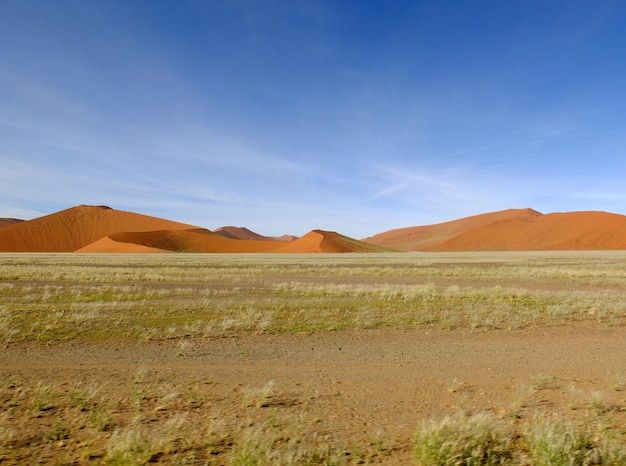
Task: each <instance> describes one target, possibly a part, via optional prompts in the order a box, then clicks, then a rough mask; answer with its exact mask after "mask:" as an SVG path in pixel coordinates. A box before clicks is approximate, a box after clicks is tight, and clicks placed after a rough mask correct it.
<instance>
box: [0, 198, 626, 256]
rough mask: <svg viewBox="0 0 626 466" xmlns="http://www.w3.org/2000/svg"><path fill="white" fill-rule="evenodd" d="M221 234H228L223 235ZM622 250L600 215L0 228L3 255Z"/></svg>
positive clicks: (131, 218)
mask: <svg viewBox="0 0 626 466" xmlns="http://www.w3.org/2000/svg"><path fill="white" fill-rule="evenodd" d="M225 236H228V237H225ZM575 249H590V250H611V249H626V216H623V215H618V214H612V213H607V212H568V213H553V214H546V215H544V214H541V213H539V212H537V211H534V210H532V209H509V210H504V211H500V212H492V213H487V214H482V215H476V216H472V217H467V218H463V219H459V220H454V221H451V222H445V223H440V224H437V225H428V226H421V227H409V228H401V229H397V230H390V231H387V232H384V233H380V234H378V235H375V236H373V237H371V238H366V239H365V240H364V241H358V240H355V239H352V238H349V237H347V236H343V235H341V234H339V233H336V232H331V231H323V230H313V231H311V232H309V233H307V234H306V235H305V236H303V237H301V238H298V239H295V240H293V241H284V240H279V239H277V238H269V237H265V236H262V235H259V234H257V233H254V232H252V231H250V230H248V229H247V228H242V227H223V228H222V229H220V234H218V233H215V232H212V231H210V230H206V229H202V228H198V227H195V226H193V225H187V224H184V223H178V222H173V221H170V220H164V219H160V218H156V217H149V216H146V215H140V214H135V213H132V212H123V211H117V210H113V209H111V208H109V207H104V206H84V205H83V206H78V207H73V208H71V209H67V210H63V211H61V212H57V213H55V214H51V215H47V216H44V217H40V218H37V219H34V220H28V221H22V222H18V223H13V224H10V225H6V226H3V227H1V228H0V251H5V252H70V251H80V252H168V251H177V252H212V253H222V252H230V253H250V252H277V253H338V252H383V251H391V250H407V251H532V250H534V251H538V250H575Z"/></svg>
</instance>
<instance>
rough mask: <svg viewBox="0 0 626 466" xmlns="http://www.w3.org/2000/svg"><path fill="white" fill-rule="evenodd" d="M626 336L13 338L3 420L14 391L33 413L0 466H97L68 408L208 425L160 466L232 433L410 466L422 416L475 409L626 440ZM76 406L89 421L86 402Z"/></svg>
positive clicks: (216, 452)
mask: <svg viewBox="0 0 626 466" xmlns="http://www.w3.org/2000/svg"><path fill="white" fill-rule="evenodd" d="M625 342H626V327H624V326H614V327H607V326H606V325H603V324H593V323H592V324H590V323H582V324H572V325H568V326H557V327H548V328H531V329H518V330H488V331H470V330H441V329H438V330H436V329H433V330H428V329H412V328H405V329H389V328H378V329H367V330H366V329H361V330H355V329H352V330H341V331H324V332H315V333H312V334H251V333H250V332H241V333H239V334H231V335H229V336H228V337H222V338H220V337H216V338H188V339H186V340H184V341H183V342H181V341H180V340H171V341H159V342H153V341H147V342H128V343H124V342H123V341H118V342H106V343H86V342H83V343H77V342H74V343H71V342H68V343H58V344H53V345H49V346H46V345H40V344H37V343H13V344H9V345H7V346H6V347H4V348H3V349H2V351H1V352H0V375H1V377H2V388H1V390H2V391H1V393H2V403H3V404H4V405H5V406H4V409H5V413H6V410H7V409H8V410H10V409H11V402H12V401H11V400H13V406H12V409H14V410H17V409H19V407H18V406H16V405H19V404H20V401H19V400H20V395H19V393H20V392H22V393H23V397H22V399H23V400H25V399H26V398H28V399H29V400H30V402H31V403H32V400H33V399H34V398H37V397H39V398H41V399H42V401H41V403H42V405H41V406H39V407H37V408H36V409H35V408H33V409H31V414H30V415H29V417H30V422H29V423H28V425H23V426H21V428H20V429H19V432H16V431H14V432H13V433H12V435H13V438H14V439H15V440H16V441H15V442H14V443H13V444H12V446H11V448H8V449H5V450H4V456H3V457H0V463H3V464H12V463H22V462H24V461H32V462H33V463H35V462H42V463H63V462H66V463H83V462H91V461H95V462H101V461H104V457H105V455H106V452H107V451H109V453H110V450H111V448H112V447H111V444H110V435H106V436H108V437H109V443H108V446H107V444H105V441H104V437H105V435H104V434H103V435H102V436H98V435H97V434H96V435H94V431H93V430H90V421H89V420H87V417H85V420H84V421H83V422H84V423H85V426H84V427H83V428H82V430H83V431H84V434H81V433H80V431H81V429H77V428H76V426H75V423H79V422H80V421H79V420H78V415H77V414H76V413H78V411H77V410H76V409H75V408H76V406H75V404H76V403H77V401H76V400H79V399H80V400H83V401H85V400H86V401H87V402H88V403H91V404H100V408H101V409H102V410H104V412H105V414H104V415H105V416H106V418H107V419H106V420H105V421H102V422H103V424H102V425H101V426H100V430H101V431H102V432H103V433H104V432H105V431H106V430H107V429H108V427H107V423H110V425H111V426H113V425H121V424H122V423H121V421H119V419H122V418H126V419H127V418H129V417H133V418H134V420H133V424H132V425H133V426H135V427H134V428H135V430H136V431H137V432H138V433H137V435H138V436H139V437H141V436H142V435H147V436H148V437H147V438H149V432H150V429H151V428H152V427H151V426H157V425H164V424H163V423H164V422H166V421H169V422H170V424H169V425H173V423H176V422H179V423H183V424H185V425H186V427H185V428H184V429H185V430H189V431H190V432H192V431H194V428H193V426H194V425H197V429H199V430H202V429H206V428H207V427H206V426H207V422H208V423H210V424H211V426H212V427H211V432H208V431H207V432H205V434H204V435H205V436H206V437H207V438H208V437H211V438H212V440H210V441H208V440H207V445H209V444H210V448H209V447H207V448H208V450H207V451H209V450H210V451H209V453H208V456H207V455H206V454H205V453H206V451H205V452H204V453H199V452H197V451H195V452H194V451H192V449H189V450H187V451H185V448H184V445H183V444H182V443H181V440H180V439H179V440H176V441H174V443H176V442H178V447H177V446H176V445H173V446H172V447H171V452H170V453H171V454H170V455H168V456H167V457H166V456H163V455H161V456H160V457H158V456H157V457H155V458H152V461H163V462H176V460H175V458H177V456H176V455H177V454H180V455H181V456H180V457H179V460H180V461H181V462H182V461H183V459H184V461H186V462H189V463H194V462H195V463H198V464H202V463H205V462H207V461H208V462H210V463H216V464H220V463H222V462H227V456H226V455H225V454H223V453H224V452H226V451H227V450H228V448H229V445H230V444H231V443H232V441H233V439H234V438H236V437H238V436H240V435H248V434H250V433H251V432H252V431H253V429H255V428H259V429H261V430H263V431H264V432H270V433H271V435H274V436H276V435H282V436H284V437H286V438H284V439H283V440H284V441H285V442H288V441H289V439H288V438H287V437H289V436H297V437H298V438H301V439H305V441H306V442H307V443H308V444H309V445H311V444H313V443H314V444H316V445H317V446H318V448H325V449H327V450H328V451H332V452H335V453H334V454H335V457H337V456H339V457H341V456H342V455H343V458H336V459H337V460H338V461H339V460H341V461H346V462H353V461H354V462H365V463H374V464H376V463H384V464H407V463H411V448H412V436H413V433H414V432H415V430H416V428H417V426H418V425H419V423H420V422H422V421H423V420H425V419H429V418H436V419H441V418H443V417H444V416H448V415H459V413H460V414H461V415H464V416H468V415H472V414H474V413H479V412H484V411H489V412H492V413H493V414H494V415H495V416H496V417H498V418H502V419H512V420H513V421H512V422H514V423H523V422H524V421H525V420H527V419H530V418H532V417H533V416H536V415H537V414H541V415H555V416H561V415H562V416H565V417H567V418H568V419H575V420H576V422H578V423H580V424H582V425H590V424H594V425H596V424H597V425H602V426H606V427H610V428H613V429H621V430H622V431H623V430H624V429H626V408H625V407H626V391H625V389H626V384H625V382H626V379H624V376H626V351H625V350H626V344H625ZM77 393H82V394H84V395H83V396H82V398H81V397H79V396H78V395H76V394H77ZM70 395H71V396H70ZM43 398H45V399H43ZM66 398H67V399H66ZM55 400H56V401H55ZM72 400H73V401H72ZM24 402H25V401H24ZM46 403H49V405H46ZM44 405H46V406H44ZM105 405H106V409H104V407H103V406H105ZM81 409H83V410H84V411H85V412H86V413H87V414H88V413H89V412H92V413H97V412H98V409H97V408H96V407H94V406H88V405H85V406H82V408H81ZM72 410H74V411H76V413H74V414H72V413H73V412H74V411H72ZM183 414H184V417H181V415H183ZM5 415H6V414H5ZM16 415H17V414H16ZM126 425H128V423H127V424H126ZM255 426H256V427H255ZM259 426H260V427H259ZM55 429H56V430H55ZM63 429H65V430H63ZM129 429H130V428H129ZM59 430H60V432H58V431H59ZM70 431H71V432H72V434H71V435H70V434H69V433H70ZM42 432H47V433H48V434H46V435H48V438H47V440H50V438H49V437H50V435H54V433H55V432H57V433H56V438H54V439H53V440H54V441H43V440H42V439H39V437H40V436H42V435H44V434H42ZM51 432H52V434H50V433H51ZM128 432H129V435H130V430H129V431H128ZM246 432H247V433H246ZM190 435H191V434H190ZM193 435H195V434H193ZM254 435H265V434H259V431H257V432H256V434H254ZM120 441H122V440H121V437H120ZM177 448H178V450H179V453H177ZM107 449H108V450H107ZM336 452H339V453H336ZM3 460H4V461H3Z"/></svg>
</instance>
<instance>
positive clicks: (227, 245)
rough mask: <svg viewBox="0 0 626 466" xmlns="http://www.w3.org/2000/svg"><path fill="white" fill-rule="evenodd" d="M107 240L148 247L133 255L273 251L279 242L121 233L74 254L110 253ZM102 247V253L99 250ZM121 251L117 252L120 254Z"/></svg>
mask: <svg viewBox="0 0 626 466" xmlns="http://www.w3.org/2000/svg"><path fill="white" fill-rule="evenodd" d="M111 241H112V242H114V243H118V244H119V245H120V247H121V248H132V246H133V245H134V246H135V247H137V246H139V247H141V248H148V249H147V250H144V251H137V252H149V251H152V252H156V251H161V252H163V251H176V252H218V253H220V252H230V253H235V252H237V253H242V252H243V253H245V252H268V251H273V250H275V249H277V248H278V247H279V246H281V245H282V244H284V243H282V242H279V241H255V240H237V239H230V238H224V237H223V236H220V235H218V234H216V233H213V232H212V231H209V230H205V229H202V228H196V229H190V230H159V231H146V232H123V233H115V234H112V235H109V236H108V238H107V242H106V243H102V242H96V243H93V244H91V245H89V246H87V247H85V248H82V249H80V250H79V251H78V252H111V251H109V250H107V249H110V248H111ZM102 246H104V247H105V250H101V247H102ZM120 252H121V251H120Z"/></svg>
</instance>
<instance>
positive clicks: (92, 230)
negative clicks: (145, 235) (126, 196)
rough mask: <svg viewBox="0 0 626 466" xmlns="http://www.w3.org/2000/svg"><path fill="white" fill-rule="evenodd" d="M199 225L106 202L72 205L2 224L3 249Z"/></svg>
mask: <svg viewBox="0 0 626 466" xmlns="http://www.w3.org/2000/svg"><path fill="white" fill-rule="evenodd" d="M189 228H197V227H195V226H193V225H186V224H184V223H178V222H172V221H170V220H163V219H160V218H156V217H149V216H147V215H140V214H135V213H132V212H124V211H120V210H114V209H111V208H109V207H105V206H85V205H81V206H78V207H72V208H70V209H66V210H62V211H60V212H57V213H54V214H51V215H46V216H44V217H39V218H36V219H33V220H28V221H25V222H20V223H16V224H13V225H8V226H6V227H3V228H0V251H11V252H69V251H75V250H77V249H80V248H82V247H84V246H87V245H88V244H91V243H93V242H94V241H97V240H99V239H100V238H103V237H105V236H109V235H111V234H113V233H118V232H120V231H151V230H164V229H171V230H180V229H189Z"/></svg>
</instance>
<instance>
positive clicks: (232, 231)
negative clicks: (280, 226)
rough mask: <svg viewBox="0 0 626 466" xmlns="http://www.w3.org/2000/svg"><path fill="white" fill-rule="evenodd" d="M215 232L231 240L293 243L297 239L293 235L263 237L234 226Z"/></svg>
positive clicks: (221, 228)
mask: <svg viewBox="0 0 626 466" xmlns="http://www.w3.org/2000/svg"><path fill="white" fill-rule="evenodd" d="M213 232H214V233H217V234H218V235H220V236H223V237H224V238H230V239H251V240H255V241H293V240H294V239H296V237H295V236H292V235H283V236H281V237H279V238H276V237H274V236H263V235H260V234H258V233H255V232H254V231H252V230H249V229H247V228H244V227H233V226H227V227H220V228H218V229H217V230H213Z"/></svg>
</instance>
